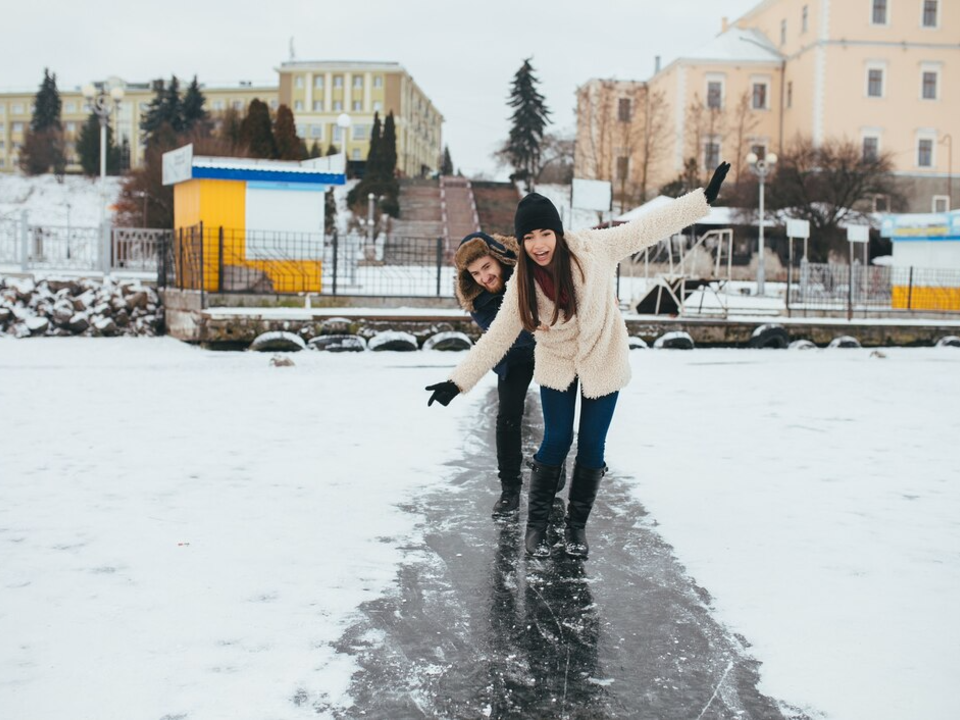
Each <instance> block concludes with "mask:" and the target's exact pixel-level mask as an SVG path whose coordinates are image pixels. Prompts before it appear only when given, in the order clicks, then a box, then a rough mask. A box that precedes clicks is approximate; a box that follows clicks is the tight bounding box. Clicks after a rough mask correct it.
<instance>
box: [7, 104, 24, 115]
mask: <svg viewBox="0 0 960 720" xmlns="http://www.w3.org/2000/svg"><path fill="white" fill-rule="evenodd" d="M10 112H11V113H13V114H14V115H23V103H14V104H13V105H11V106H10Z"/></svg>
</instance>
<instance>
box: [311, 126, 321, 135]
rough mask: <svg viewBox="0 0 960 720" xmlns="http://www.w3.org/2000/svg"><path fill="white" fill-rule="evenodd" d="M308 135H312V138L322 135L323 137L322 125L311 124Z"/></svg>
mask: <svg viewBox="0 0 960 720" xmlns="http://www.w3.org/2000/svg"><path fill="white" fill-rule="evenodd" d="M310 137H312V138H322V137H323V125H311V126H310Z"/></svg>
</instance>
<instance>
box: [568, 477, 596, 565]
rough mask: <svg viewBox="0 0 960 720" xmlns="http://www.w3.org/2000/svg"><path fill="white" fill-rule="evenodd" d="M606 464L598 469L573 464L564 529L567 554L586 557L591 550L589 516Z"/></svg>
mask: <svg viewBox="0 0 960 720" xmlns="http://www.w3.org/2000/svg"><path fill="white" fill-rule="evenodd" d="M606 471H607V468H606V466H604V467H602V468H598V469H596V470H594V469H591V468H585V467H581V466H580V465H579V464H576V465H574V466H573V479H571V481H570V497H569V502H568V503H567V519H566V527H565V528H564V531H563V540H564V543H563V544H564V548H565V550H566V551H567V555H570V556H572V557H586V556H587V554H588V553H589V552H590V547H589V545H587V532H586V530H585V528H586V525H587V518H589V517H590V511H591V510H592V509H593V501H594V500H596V499H597V490H598V489H599V487H600V480H601V478H603V476H604V474H605V473H606Z"/></svg>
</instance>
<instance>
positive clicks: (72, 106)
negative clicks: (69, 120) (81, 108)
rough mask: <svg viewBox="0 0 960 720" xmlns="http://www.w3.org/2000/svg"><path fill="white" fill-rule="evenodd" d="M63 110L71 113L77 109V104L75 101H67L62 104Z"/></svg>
mask: <svg viewBox="0 0 960 720" xmlns="http://www.w3.org/2000/svg"><path fill="white" fill-rule="evenodd" d="M63 111H64V112H68V113H73V112H76V111H77V104H76V103H75V102H68V103H64V104H63Z"/></svg>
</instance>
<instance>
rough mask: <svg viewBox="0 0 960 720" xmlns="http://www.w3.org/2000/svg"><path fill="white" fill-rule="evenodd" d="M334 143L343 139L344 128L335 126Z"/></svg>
mask: <svg viewBox="0 0 960 720" xmlns="http://www.w3.org/2000/svg"><path fill="white" fill-rule="evenodd" d="M332 127H333V141H334V142H340V139H341V138H342V137H343V128H342V127H340V126H339V125H333V126H332Z"/></svg>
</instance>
